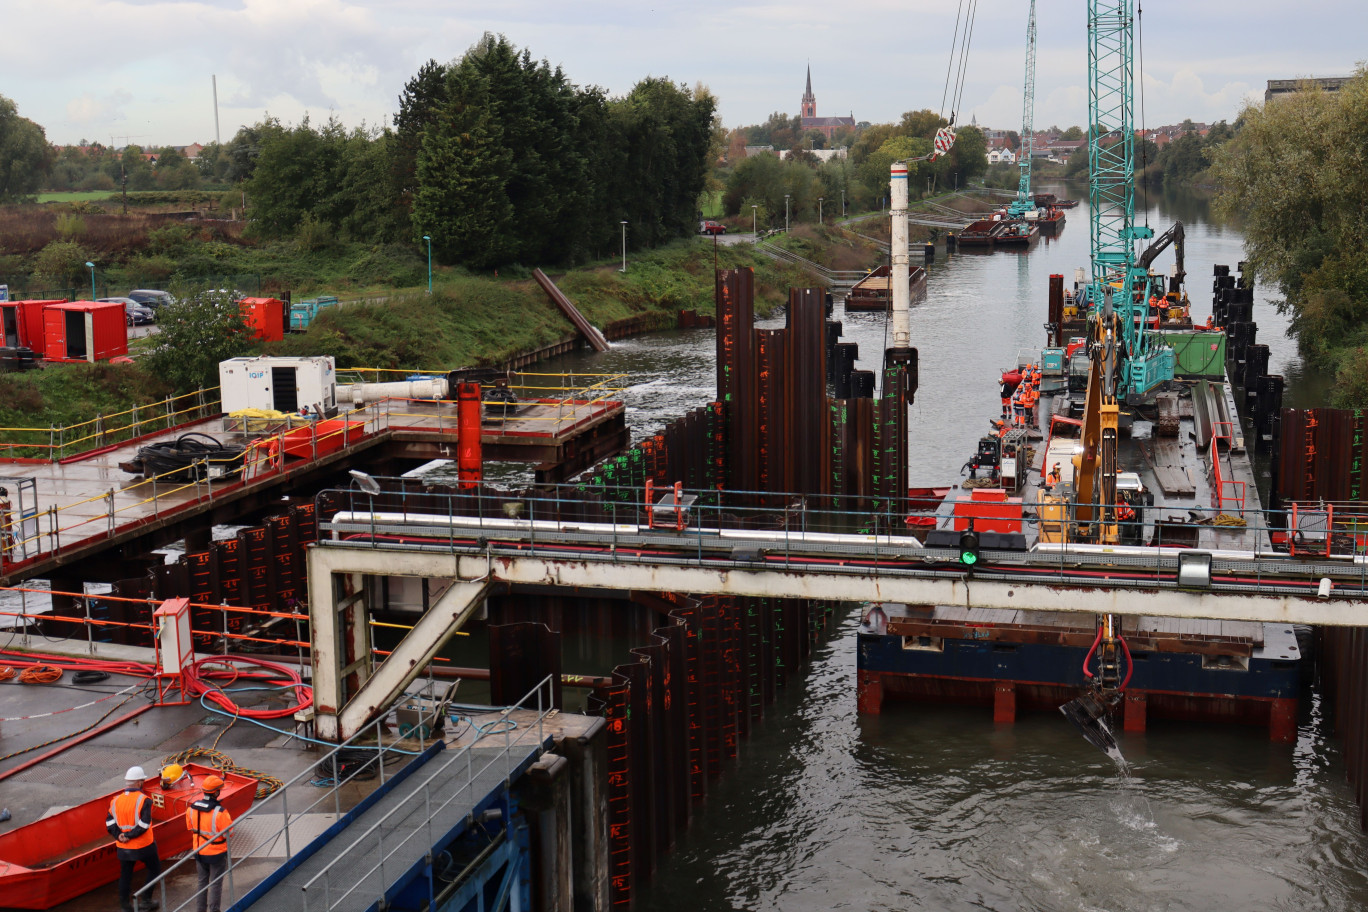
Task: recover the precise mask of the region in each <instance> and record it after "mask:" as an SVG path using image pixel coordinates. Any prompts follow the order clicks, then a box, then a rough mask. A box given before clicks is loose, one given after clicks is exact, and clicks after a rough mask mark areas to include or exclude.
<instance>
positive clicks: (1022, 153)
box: [1007, 0, 1036, 218]
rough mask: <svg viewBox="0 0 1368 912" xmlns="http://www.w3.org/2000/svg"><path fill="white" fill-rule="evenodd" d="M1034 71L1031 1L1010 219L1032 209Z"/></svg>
mask: <svg viewBox="0 0 1368 912" xmlns="http://www.w3.org/2000/svg"><path fill="white" fill-rule="evenodd" d="M1035 72H1036V15H1035V0H1031V15H1030V18H1029V19H1028V20H1027V22H1026V86H1025V88H1024V89H1023V91H1022V98H1021V145H1020V148H1019V149H1018V154H1019V157H1018V158H1017V165H1018V166H1019V167H1020V168H1021V179H1020V180H1019V181H1018V183H1017V198H1016V199H1014V200H1013V201H1012V202H1011V204H1010V205H1008V207H1007V214H1008V215H1010V216H1011V217H1012V218H1023V217H1025V215H1026V213H1027V212H1030V211H1031V210H1033V209H1035V197H1033V196H1032V195H1031V156H1032V153H1033V152H1034V149H1035Z"/></svg>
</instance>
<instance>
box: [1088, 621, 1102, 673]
mask: <svg viewBox="0 0 1368 912" xmlns="http://www.w3.org/2000/svg"><path fill="white" fill-rule="evenodd" d="M1100 642H1102V628H1101V627H1098V628H1097V638H1096V639H1094V640H1093V644H1092V645H1091V646H1089V647H1088V654H1087V655H1085V656H1084V657H1083V677H1085V678H1091V677H1092V676H1093V673H1092V672H1091V671H1088V663H1089V662H1091V661H1092V657H1093V653H1094V652H1096V651H1097V644H1098V643H1100Z"/></svg>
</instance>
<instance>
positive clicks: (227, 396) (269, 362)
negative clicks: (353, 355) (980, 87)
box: [219, 355, 337, 416]
mask: <svg viewBox="0 0 1368 912" xmlns="http://www.w3.org/2000/svg"><path fill="white" fill-rule="evenodd" d="M219 390H220V395H221V396H222V399H223V411H224V412H225V413H227V414H230V415H231V414H232V413H233V412H238V411H242V410H243V409H262V410H263V411H276V412H285V413H287V414H289V413H294V414H298V413H299V411H300V409H302V408H304V407H306V406H307V407H308V409H309V411H310V412H314V411H321V412H322V414H323V415H324V416H329V415H335V414H336V413H337V370H336V368H335V367H334V365H333V359H332V358H331V357H328V356H322V355H319V356H314V357H309V358H229V359H228V360H227V361H220V362H219Z"/></svg>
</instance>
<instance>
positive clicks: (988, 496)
mask: <svg viewBox="0 0 1368 912" xmlns="http://www.w3.org/2000/svg"><path fill="white" fill-rule="evenodd" d="M971 519H972V520H973V521H974V531H975V532H1020V531H1021V498H1020V497H1008V496H1007V492H1006V491H1004V490H1003V489H1002V488H973V489H971V491H970V494H969V499H968V500H963V499H961V500H957V501H955V530H956V531H959V532H963V531H964V530H965V529H968V528H969V520H971Z"/></svg>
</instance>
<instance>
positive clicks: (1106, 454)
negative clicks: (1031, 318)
mask: <svg viewBox="0 0 1368 912" xmlns="http://www.w3.org/2000/svg"><path fill="white" fill-rule="evenodd" d="M1088 336H1089V339H1088V354H1089V358H1090V363H1089V365H1088V391H1087V397H1086V399H1085V400H1084V404H1083V428H1082V434H1081V435H1080V441H1079V442H1080V443H1081V445H1082V446H1081V449H1082V452H1080V453H1078V454H1077V455H1075V456H1074V457H1073V461H1074V524H1075V527H1076V529H1077V530H1078V537H1079V538H1082V539H1084V540H1087V541H1091V542H1097V543H1101V544H1115V543H1116V541H1117V540H1118V538H1119V533H1118V530H1117V526H1116V472H1117V468H1116V449H1117V433H1118V431H1117V428H1118V426H1119V423H1120V421H1119V418H1120V408H1119V406H1118V405H1117V401H1116V384H1117V379H1118V377H1117V371H1118V367H1119V364H1120V362H1121V361H1122V357H1121V352H1120V351H1118V348H1117V345H1118V342H1119V340H1120V338H1121V336H1120V332H1119V326H1118V325H1117V316H1116V313H1115V312H1114V311H1113V310H1112V307H1111V293H1110V291H1108V293H1107V296H1106V302H1105V304H1104V305H1103V306H1102V307H1099V308H1097V310H1096V312H1095V313H1094V315H1093V318H1092V323H1091V326H1090V328H1089V332H1088Z"/></svg>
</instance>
